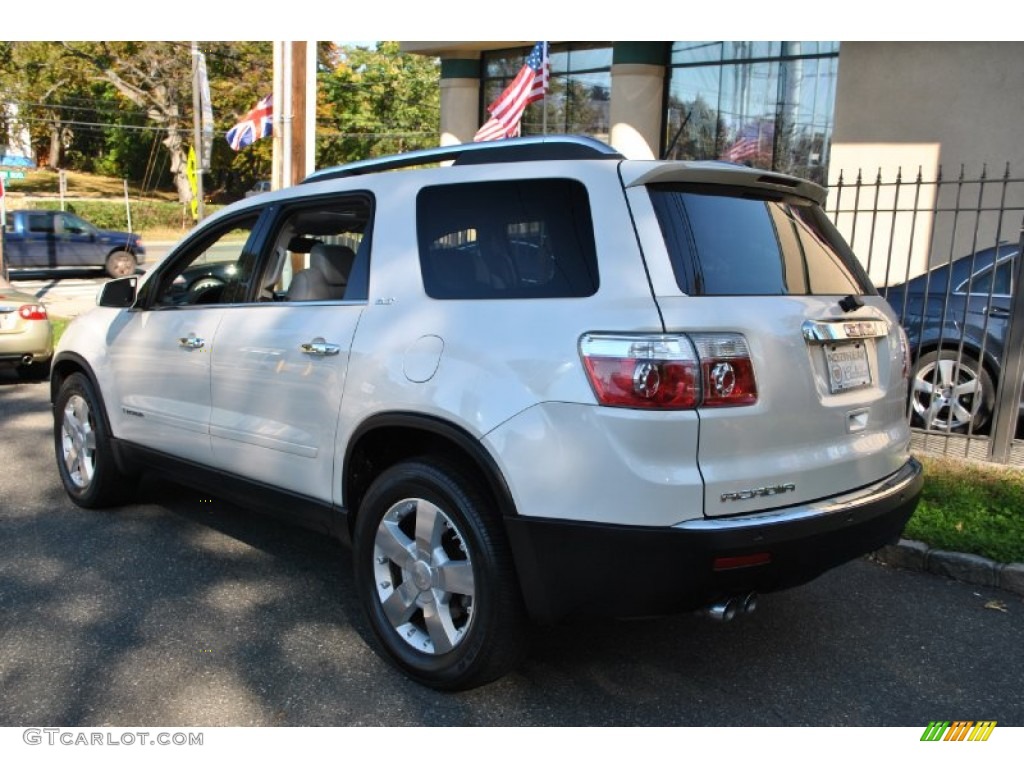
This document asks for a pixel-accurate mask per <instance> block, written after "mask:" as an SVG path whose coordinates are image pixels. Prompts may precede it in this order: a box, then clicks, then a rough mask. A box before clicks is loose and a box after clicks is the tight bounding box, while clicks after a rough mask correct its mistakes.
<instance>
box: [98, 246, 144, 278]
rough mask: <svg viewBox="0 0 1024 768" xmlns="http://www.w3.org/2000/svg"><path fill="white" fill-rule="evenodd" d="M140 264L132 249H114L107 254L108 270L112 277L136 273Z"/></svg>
mask: <svg viewBox="0 0 1024 768" xmlns="http://www.w3.org/2000/svg"><path fill="white" fill-rule="evenodd" d="M137 266H138V264H137V263H136V261H135V256H133V255H132V253H131V252H130V251H114V252H113V253H111V254H110V255H109V256H107V263H106V267H105V268H106V271H107V274H108V275H110V276H111V277H115V278H116V277H128V276H129V275H134V274H135V268H136V267H137Z"/></svg>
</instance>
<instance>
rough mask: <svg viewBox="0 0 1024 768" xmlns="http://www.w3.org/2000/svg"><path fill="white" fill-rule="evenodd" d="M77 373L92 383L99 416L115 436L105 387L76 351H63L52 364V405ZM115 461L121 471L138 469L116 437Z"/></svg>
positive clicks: (108, 431) (110, 433)
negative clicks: (104, 395)
mask: <svg viewBox="0 0 1024 768" xmlns="http://www.w3.org/2000/svg"><path fill="white" fill-rule="evenodd" d="M76 373H80V374H82V375H83V376H85V377H86V378H87V379H88V380H89V383H90V384H91V385H92V391H93V394H94V395H95V396H96V399H97V400H98V401H99V410H100V413H99V417H100V418H101V419H103V426H104V428H105V429H106V432H107V434H108V435H110V436H111V437H114V431H113V429H111V425H110V416H109V415H108V414H107V401H106V400H105V399H104V397H103V389H102V388H101V387H100V384H99V380H98V379H97V378H96V373H95V371H93V368H92V366H91V365H89V363H88V361H87V360H86V359H85V358H84V357H82V356H81V355H79V354H76V353H74V352H62V353H61V354H60V355H59V356H58V357H56V358H54V360H53V362H52V363H51V364H50V406H51V407H56V404H57V394H58V393H59V392H60V388H61V386H62V385H63V384H64V382H65V381H67V379H68V378H69V377H70V376H72V375H73V374H76ZM55 415H56V414H55ZM114 461H115V462H116V464H117V467H118V469H119V470H120V471H121V472H124V473H126V474H127V473H130V472H134V471H135V470H136V467H134V466H133V465H132V464H131V463H130V462H128V461H126V460H125V457H124V456H123V455H122V452H121V451H120V450H118V449H117V446H116V439H115V446H114Z"/></svg>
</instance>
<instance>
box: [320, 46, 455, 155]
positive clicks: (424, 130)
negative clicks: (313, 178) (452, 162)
mask: <svg viewBox="0 0 1024 768" xmlns="http://www.w3.org/2000/svg"><path fill="white" fill-rule="evenodd" d="M327 53H328V56H327V60H326V62H325V64H326V70H327V71H324V72H322V73H321V75H320V77H319V97H318V105H317V134H318V140H317V165H336V164H339V163H344V162H348V161H350V160H360V159H364V158H367V157H375V156H378V155H382V154H391V153H395V152H404V151H408V150H412V149H422V148H426V147H433V146H437V144H438V141H439V139H440V135H439V134H440V125H441V106H440V105H441V96H440V64H439V63H438V61H437V60H436V59H433V58H430V57H427V56H418V55H414V54H407V53H402V52H400V51H399V49H398V43H397V42H390V41H389V42H382V43H378V44H377V46H376V47H375V48H365V47H359V46H342V47H340V48H337V49H334V50H329V51H328V52H327Z"/></svg>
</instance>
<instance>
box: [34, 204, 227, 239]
mask: <svg viewBox="0 0 1024 768" xmlns="http://www.w3.org/2000/svg"><path fill="white" fill-rule="evenodd" d="M25 207H26V208H35V209H39V210H51V211H52V210H58V209H59V208H60V202H59V201H55V200H54V201H37V202H34V203H31V204H28V205H26V206H25ZM64 208H65V210H67V211H70V212H71V213H76V214H78V215H79V216H81V217H82V218H83V219H85V220H86V221H88V222H90V223H92V224H95V225H96V226H97V227H99V228H100V229H116V230H120V231H122V232H124V231H127V229H128V213H127V210H126V209H125V206H124V202H123V201H114V200H75V201H73V202H69V203H66V204H65V206H64ZM216 210H217V206H211V205H207V206H206V213H207V215H209V214H211V213H214V211H216ZM131 211H132V231H134V232H144V231H146V230H182V229H186V228H189V227H191V226H192V223H193V222H192V217H191V214H190V213H189V211H188V208H187V206H185V205H183V204H182V203H164V202H158V201H149V200H147V201H141V202H138V201H132V203H131Z"/></svg>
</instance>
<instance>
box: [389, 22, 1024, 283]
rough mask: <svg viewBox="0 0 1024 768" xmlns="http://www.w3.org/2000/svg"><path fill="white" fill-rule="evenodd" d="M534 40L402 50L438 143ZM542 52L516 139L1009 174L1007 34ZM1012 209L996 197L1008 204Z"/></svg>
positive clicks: (1012, 155)
mask: <svg viewBox="0 0 1024 768" xmlns="http://www.w3.org/2000/svg"><path fill="white" fill-rule="evenodd" d="M533 44H534V41H522V42H518V43H510V42H479V41H476V42H473V41H460V42H403V43H402V49H403V50H404V51H407V52H411V53H418V54H424V55H431V56H437V57H439V58H440V62H441V83H440V85H441V125H440V132H441V143H442V144H454V143H460V142H468V141H472V140H473V135H474V133H476V131H477V129H478V128H479V127H480V125H481V124H482V123H483V122H485V121H486V119H487V112H486V109H487V106H488V105H489V104H490V103H491V102H492V101H493V100H494V99H495V98H496V97H497V96H498V95H499V94H500V93H501V92H502V90H503V89H504V88H505V86H506V85H507V84H508V83H509V82H510V81H511V80H512V78H513V77H515V75H516V73H517V72H518V71H519V69H520V68H521V67H522V66H523V63H524V61H525V58H526V56H527V54H528V53H529V52H530V49H531V47H532V46H533ZM549 48H550V71H551V80H550V84H549V88H548V91H547V95H546V97H545V98H544V99H543V100H542V101H538V102H536V103H534V104H531V105H530V106H529V107H528V108H527V110H526V113H525V114H524V117H523V121H522V126H521V131H522V135H524V136H529V135H538V134H545V133H548V134H550V133H573V134H584V135H589V136H593V137H596V138H599V139H602V140H604V141H606V142H608V143H609V144H611V145H612V146H613V147H615V148H616V149H618V150H619V151H620V152H621V153H622V154H623V155H625V156H626V157H630V158H672V159H681V160H710V159H725V160H732V161H734V162H742V163H744V164H747V165H751V166H754V167H758V168H765V169H768V170H774V171H780V172H784V173H791V174H794V175H797V176H801V177H803V178H807V179H811V180H813V181H816V182H818V183H820V184H823V185H825V186H828V187H830V189H832V188H834V187H835V186H836V184H837V181H838V178H839V174H840V172H842V173H843V174H844V179H845V180H846V182H847V183H849V180H850V179H851V178H855V177H856V175H857V174H858V173H861V172H862V173H863V174H865V175H868V176H870V177H872V178H875V177H876V174H877V178H885V179H891V178H896V176H897V174H898V173H900V174H902V176H903V177H904V178H905V177H907V176H908V175H909V176H911V177H913V176H916V175H917V174H918V173H920V174H921V176H922V178H924V179H936V178H940V177H939V173H940V168H941V169H942V174H944V177H945V178H949V176H950V175H951V174H952V175H955V174H956V173H958V172H959V169H960V168H961V167H963V168H964V169H965V172H966V173H967V174H968V176H969V177H971V178H978V177H979V176H980V175H981V174H982V173H985V174H987V175H993V176H996V177H998V176H1000V175H1004V174H1005V169H1006V168H1007V167H1009V168H1010V169H1011V174H1012V173H1013V172H1014V170H1015V171H1016V173H1017V174H1020V173H1021V172H1024V142H1021V141H1020V126H1021V125H1022V118H1024V101H1022V100H1021V98H1020V94H1021V93H1024V43H1022V42H994V43H993V42H822V41H815V42H800V41H796V42H786V41H776V42H772V41H724V42H723V41H717V42H714V41H710V42H709V41H703V42H699V41H674V42H649V41H648V42H636V41H631V42H565V41H551V42H550V46H549ZM1018 186H1022V185H1016V186H1012V187H1011V189H1010V193H1009V194H1010V197H1011V198H1012V197H1013V196H1014V195H1017V194H1018V193H1017V187H1018ZM1021 202H1024V201H1016V202H1015V201H1014V200H1012V199H1011V200H1010V201H1009V203H1010V207H1011V208H1012V207H1013V206H1014V205H1016V204H1019V203H1021ZM918 203H920V201H918ZM878 205H879V202H878V200H877V199H876V200H875V201H874V202H873V206H874V208H875V210H876V211H877V209H878ZM1011 219H1013V220H1011ZM852 221H853V219H852V218H851V219H850V222H848V223H852ZM1019 227H1020V220H1019V216H1018V217H1016V218H1015V219H1014V218H1013V217H1008V218H1007V221H1005V222H1001V223H1000V225H999V228H1000V230H1001V231H1002V230H1005V235H1006V237H1015V236H1016V233H1017V231H1018V230H1019ZM841 228H842V227H841ZM918 239H919V240H920V236H919V234H918ZM922 242H924V241H922ZM856 246H857V244H856V243H855V247H856ZM927 249H928V248H927V246H926V245H920V246H916V247H914V248H911V249H910V251H909V252H908V253H909V255H908V256H907V259H909V260H910V261H911V262H914V264H913V266H912V270H911V271H913V272H919V271H922V270H923V269H924V268H925V265H926V263H927V261H928V260H929V258H931V259H933V260H934V254H932V255H929V254H928V253H926V251H927ZM872 276H873V277H876V279H877V277H878V276H877V275H875V274H873V275H872ZM882 282H884V279H883V280H882Z"/></svg>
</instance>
